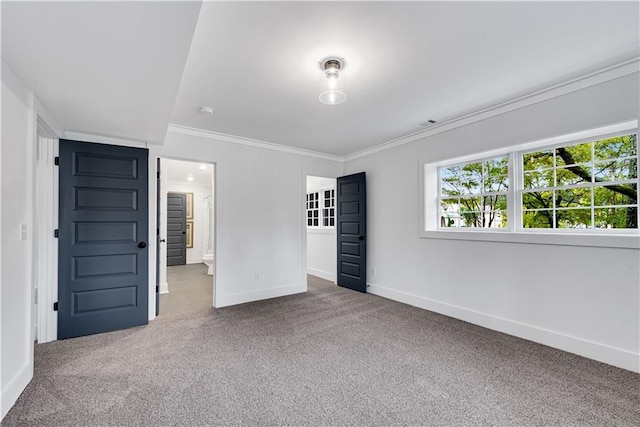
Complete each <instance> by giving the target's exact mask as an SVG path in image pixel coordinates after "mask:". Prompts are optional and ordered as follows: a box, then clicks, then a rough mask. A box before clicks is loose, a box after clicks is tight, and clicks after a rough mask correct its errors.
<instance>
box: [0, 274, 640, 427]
mask: <svg viewBox="0 0 640 427" xmlns="http://www.w3.org/2000/svg"><path fill="white" fill-rule="evenodd" d="M169 283H170V285H169V286H170V293H169V294H167V295H163V296H162V300H161V307H160V316H159V317H158V318H157V319H156V320H154V321H152V322H151V323H150V324H149V325H147V326H142V327H138V328H133V329H128V330H123V331H117V332H112V333H107V334H100V335H93V336H87V337H81V338H75V339H70V340H63V341H56V342H52V343H48V344H42V345H37V346H36V355H35V376H34V379H33V381H32V382H31V384H30V385H29V386H28V387H27V389H26V390H25V392H24V393H23V395H22V396H21V397H20V399H19V400H18V402H17V404H16V405H15V407H14V408H13V409H12V410H11V411H10V412H9V414H8V415H7V417H6V418H5V419H4V421H3V425H28V426H38V425H127V426H128V425H205V424H209V425H230V424H233V425H260V426H262V425H268V426H271V425H273V426H275V425H296V426H299V425H340V426H343V425H380V426H392V425H421V426H423V425H456V426H458V425H501V426H526V425H545V426H547V425H597V426H603V425H607V426H611V425H620V426H623V425H624V426H629V425H640V375H638V374H635V373H632V372H629V371H625V370H622V369H618V368H614V367H612V366H608V365H604V364H602V363H598V362H595V361H592V360H588V359H585V358H582V357H579V356H575V355H572V354H569V353H565V352H562V351H559V350H555V349H552V348H549V347H545V346H542V345H538V344H534V343H531V342H528V341H525V340H521V339H518V338H515V337H511V336H508V335H504V334H501V333H498V332H493V331H490V330H487V329H484V328H481V327H478V326H474V325H471V324H469V323H465V322H462V321H458V320H455V319H451V318H448V317H445V316H442V315H438V314H435V313H431V312H428V311H425V310H421V309H418V308H415V307H411V306H407V305H403V304H400V303H396V302H393V301H390V300H386V299H383V298H380V297H376V296H373V295H368V294H360V293H357V292H352V291H349V290H346V289H343V288H340V287H338V286H335V285H334V284H331V283H329V282H327V281H324V280H321V279H318V278H316V277H313V276H309V291H308V292H307V293H305V294H298V295H292V296H288V297H284V298H277V299H271V300H265V301H259V302H254V303H249V304H243V305H239V306H234V307H227V308H223V309H213V308H211V301H212V300H211V276H207V275H206V267H204V266H200V265H195V266H184V267H179V268H175V269H174V268H171V269H170V270H169Z"/></svg>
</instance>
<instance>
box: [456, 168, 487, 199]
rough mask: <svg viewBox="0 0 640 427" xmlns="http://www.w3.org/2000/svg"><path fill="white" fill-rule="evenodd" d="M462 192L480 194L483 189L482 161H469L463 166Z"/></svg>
mask: <svg viewBox="0 0 640 427" xmlns="http://www.w3.org/2000/svg"><path fill="white" fill-rule="evenodd" d="M460 191H461V194H478V193H480V192H481V191H482V163H469V164H466V165H464V166H463V167H462V175H461V179H460Z"/></svg>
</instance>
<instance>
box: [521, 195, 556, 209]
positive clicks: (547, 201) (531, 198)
mask: <svg viewBox="0 0 640 427" xmlns="http://www.w3.org/2000/svg"><path fill="white" fill-rule="evenodd" d="M552 206H553V191H540V192H533V193H522V208H523V209H546V208H551V207H552Z"/></svg>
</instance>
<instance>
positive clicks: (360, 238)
mask: <svg viewBox="0 0 640 427" xmlns="http://www.w3.org/2000/svg"><path fill="white" fill-rule="evenodd" d="M358 240H367V237H366V236H360V237H358Z"/></svg>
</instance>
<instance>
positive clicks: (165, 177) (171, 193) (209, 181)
mask: <svg viewBox="0 0 640 427" xmlns="http://www.w3.org/2000/svg"><path fill="white" fill-rule="evenodd" d="M159 169H160V177H159V182H158V188H159V191H158V199H159V203H158V213H159V215H158V217H159V218H158V223H159V226H158V241H159V245H158V289H159V294H160V295H159V299H158V315H159V316H163V315H165V316H170V315H173V314H180V313H183V314H184V312H186V311H188V312H193V311H196V310H208V309H210V308H211V307H213V306H214V298H215V258H216V256H215V193H214V191H215V165H214V164H212V163H203V162H194V161H185V160H176V159H169V158H161V159H159ZM176 200H180V201H181V202H183V203H182V204H181V206H180V208H179V209H177V208H176V204H175V202H176ZM178 217H180V218H178ZM176 250H182V251H184V254H180V256H176V253H175V251H176ZM178 259H179V260H180V262H177V261H176V260H178Z"/></svg>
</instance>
